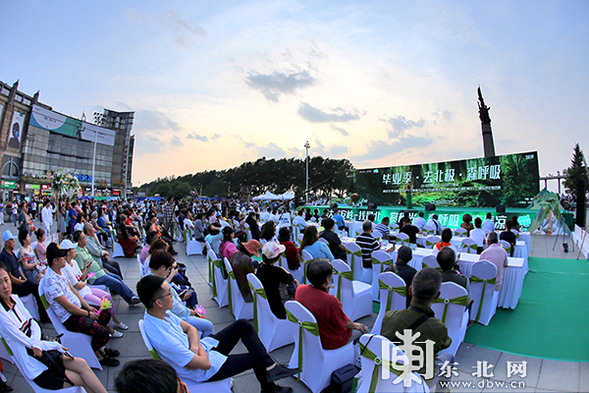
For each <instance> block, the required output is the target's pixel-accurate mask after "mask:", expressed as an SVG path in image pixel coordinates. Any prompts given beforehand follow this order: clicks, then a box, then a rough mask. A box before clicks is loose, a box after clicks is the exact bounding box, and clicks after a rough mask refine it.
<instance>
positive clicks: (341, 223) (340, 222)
mask: <svg viewBox="0 0 589 393" xmlns="http://www.w3.org/2000/svg"><path fill="white" fill-rule="evenodd" d="M332 218H333V221H335V223H336V224H337V228H338V229H339V230H340V231H342V230H344V228H345V227H346V224H345V223H344V218H343V217H342V215H341V214H339V211H338V210H337V209H333V217H332Z"/></svg>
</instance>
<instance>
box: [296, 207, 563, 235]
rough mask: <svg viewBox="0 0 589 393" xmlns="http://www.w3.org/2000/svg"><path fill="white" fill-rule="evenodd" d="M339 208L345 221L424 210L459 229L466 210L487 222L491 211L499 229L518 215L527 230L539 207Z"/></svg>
mask: <svg viewBox="0 0 589 393" xmlns="http://www.w3.org/2000/svg"><path fill="white" fill-rule="evenodd" d="M305 208H310V209H311V212H313V211H314V209H319V214H320V215H321V214H322V213H323V212H324V211H325V210H327V214H328V215H329V216H331V215H332V212H331V210H330V208H329V206H305ZM338 209H339V211H340V214H341V215H342V216H343V217H344V220H349V221H364V220H366V219H367V218H368V215H369V214H374V215H375V222H380V221H381V220H382V218H383V217H385V216H387V217H390V219H391V222H392V223H397V222H399V219H400V218H401V217H402V216H403V212H404V211H407V210H408V211H409V217H410V218H411V220H412V221H413V220H414V219H415V217H417V215H418V213H419V212H420V211H423V212H424V213H425V216H424V218H425V220H426V221H428V220H429V217H430V216H431V215H433V214H437V215H438V221H439V222H440V224H441V225H442V226H447V227H448V228H459V227H460V224H461V223H462V216H464V215H465V214H466V213H468V214H470V215H471V216H472V220H473V223H474V219H475V218H476V217H480V218H481V219H482V220H483V221H484V220H485V216H486V214H487V213H491V215H492V216H493V221H495V227H496V228H497V229H503V228H504V227H505V222H506V221H507V220H510V219H511V218H512V217H513V216H517V220H518V223H519V224H520V225H521V226H522V231H526V230H527V229H528V227H529V226H530V225H531V224H532V220H533V219H534V217H536V213H537V212H538V211H537V210H532V209H518V208H505V213H497V212H496V209H495V208H490V207H489V208H481V207H436V210H435V211H426V210H425V207H413V208H412V209H407V207H406V206H379V207H377V208H376V209H368V208H366V207H352V206H348V205H345V204H339V205H338ZM562 214H563V216H564V217H565V220H566V222H567V224H568V225H569V227H571V226H572V224H573V219H574V218H573V213H572V212H569V211H563V212H562Z"/></svg>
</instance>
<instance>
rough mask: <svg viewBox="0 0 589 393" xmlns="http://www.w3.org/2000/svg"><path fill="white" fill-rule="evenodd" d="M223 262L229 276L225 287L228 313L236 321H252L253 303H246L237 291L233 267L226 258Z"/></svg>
mask: <svg viewBox="0 0 589 393" xmlns="http://www.w3.org/2000/svg"><path fill="white" fill-rule="evenodd" d="M223 262H224V263H225V269H226V270H227V274H228V275H229V280H228V281H229V285H228V286H227V290H228V292H229V293H228V299H229V312H230V313H231V314H233V316H234V317H235V319H236V320H237V319H241V318H245V319H253V318H254V303H247V302H246V301H245V300H244V299H243V295H242V294H241V291H240V290H239V285H237V279H236V278H235V273H234V272H233V266H231V264H230V263H229V261H228V260H227V258H223Z"/></svg>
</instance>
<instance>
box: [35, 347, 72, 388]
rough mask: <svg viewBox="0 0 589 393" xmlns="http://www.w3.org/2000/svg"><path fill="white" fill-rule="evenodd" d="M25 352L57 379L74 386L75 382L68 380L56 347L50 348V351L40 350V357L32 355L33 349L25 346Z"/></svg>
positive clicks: (61, 357)
mask: <svg viewBox="0 0 589 393" xmlns="http://www.w3.org/2000/svg"><path fill="white" fill-rule="evenodd" d="M27 353H28V354H29V356H32V357H34V358H35V359H37V360H38V361H40V362H41V363H43V364H44V365H45V366H47V369H48V370H49V372H51V374H53V376H54V377H56V378H57V379H60V380H62V381H64V382H67V383H69V384H70V385H72V386H74V385H75V384H74V383H73V382H72V381H70V379H69V378H68V377H67V375H65V366H64V365H63V355H62V354H61V352H59V351H58V350H56V349H52V350H50V351H42V352H41V356H40V357H35V356H34V355H33V350H32V349H30V348H27Z"/></svg>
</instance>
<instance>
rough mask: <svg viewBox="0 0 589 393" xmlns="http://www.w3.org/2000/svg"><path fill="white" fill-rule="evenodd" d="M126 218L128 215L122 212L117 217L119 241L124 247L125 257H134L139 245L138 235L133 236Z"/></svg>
mask: <svg viewBox="0 0 589 393" xmlns="http://www.w3.org/2000/svg"><path fill="white" fill-rule="evenodd" d="M126 220H127V216H125V215H124V214H120V215H119V217H118V218H117V241H118V242H119V244H120V245H121V247H122V248H123V252H124V253H125V258H133V257H134V256H135V251H136V250H137V248H139V245H138V244H137V236H136V235H135V236H133V233H132V232H130V228H131V227H130V226H128V225H126V224H125V221H126Z"/></svg>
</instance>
